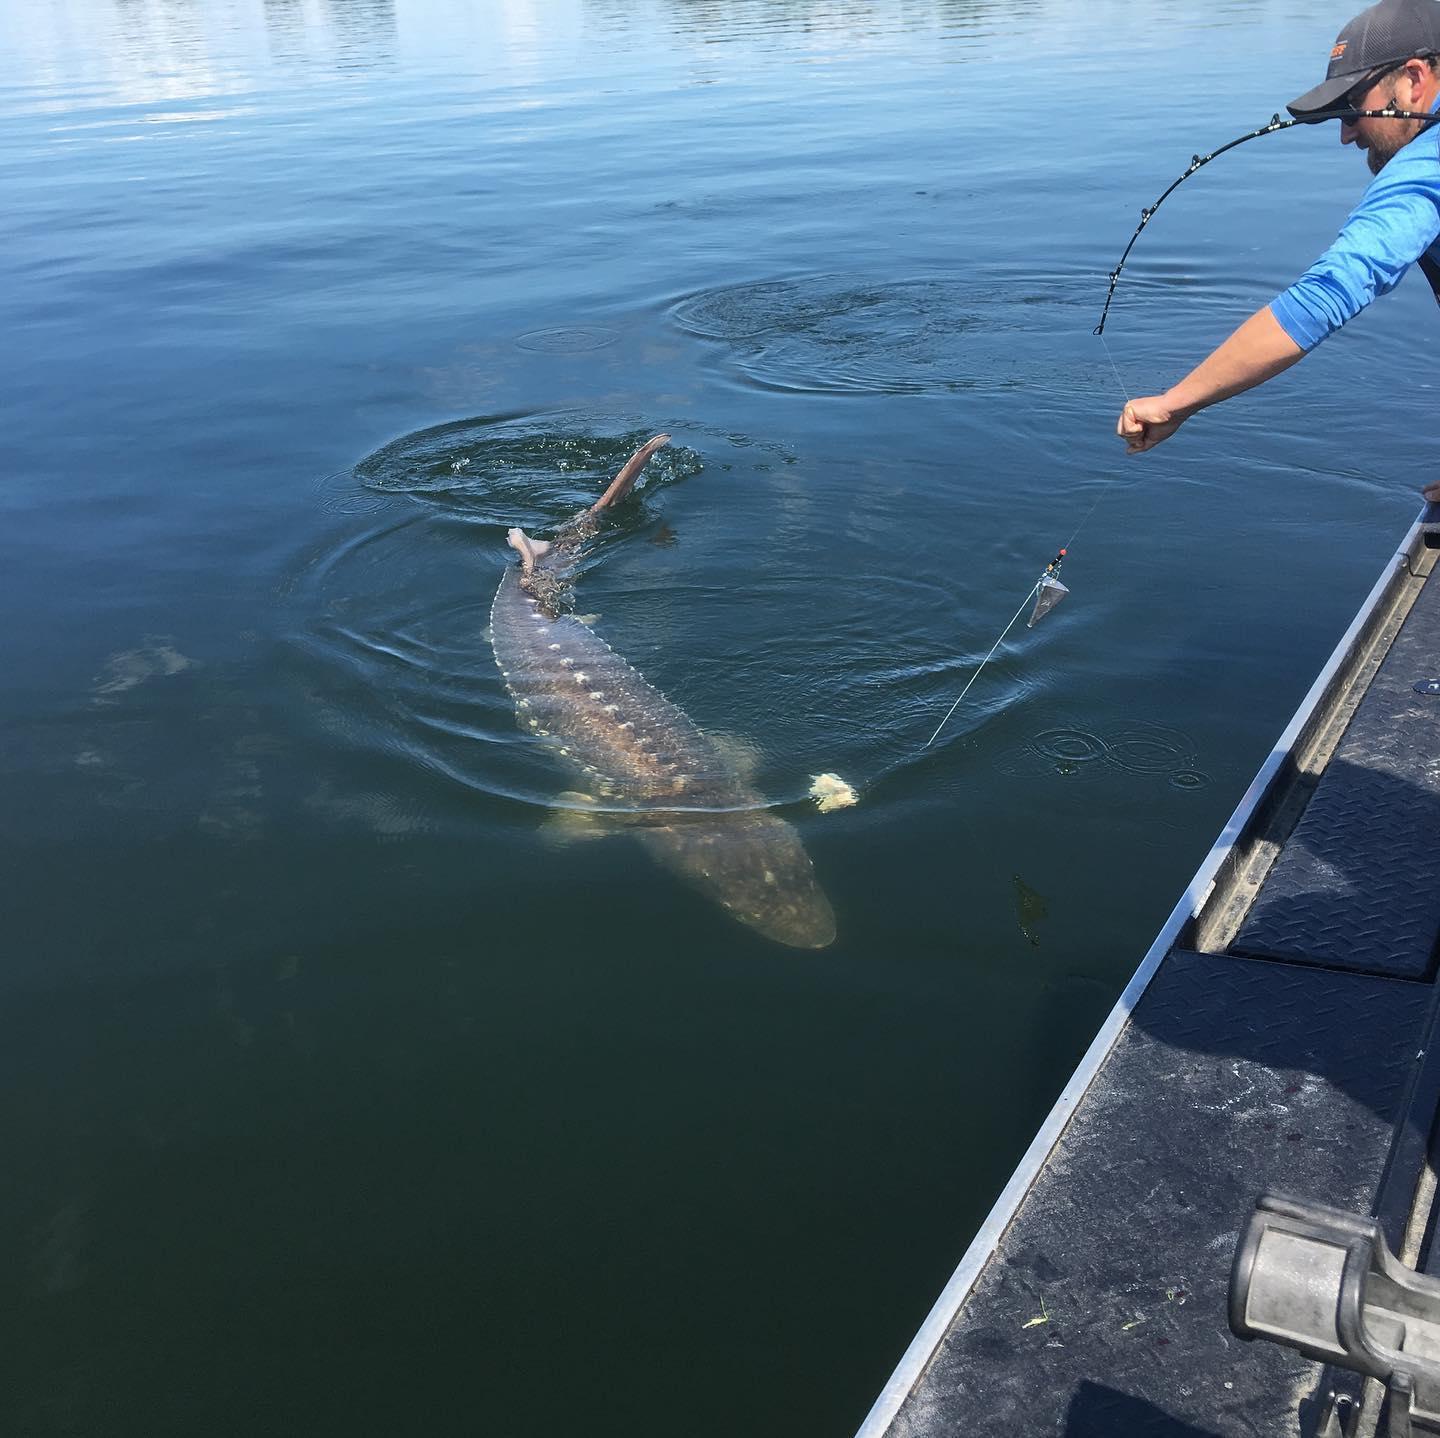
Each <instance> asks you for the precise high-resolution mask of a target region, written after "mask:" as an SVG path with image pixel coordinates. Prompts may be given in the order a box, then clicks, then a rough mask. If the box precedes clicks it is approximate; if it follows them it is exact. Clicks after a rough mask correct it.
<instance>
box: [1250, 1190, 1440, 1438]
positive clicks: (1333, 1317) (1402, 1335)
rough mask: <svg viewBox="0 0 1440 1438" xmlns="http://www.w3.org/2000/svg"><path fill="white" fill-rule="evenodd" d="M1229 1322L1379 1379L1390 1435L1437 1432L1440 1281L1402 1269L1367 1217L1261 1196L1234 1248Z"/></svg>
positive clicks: (1276, 1196) (1255, 1335)
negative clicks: (1385, 1391)
mask: <svg viewBox="0 0 1440 1438" xmlns="http://www.w3.org/2000/svg"><path fill="white" fill-rule="evenodd" d="M1230 1328H1231V1331H1232V1332H1233V1333H1234V1334H1235V1335H1236V1336H1237V1337H1239V1338H1247V1339H1249V1338H1268V1339H1269V1340H1270V1341H1271V1342H1272V1343H1280V1344H1283V1345H1284V1346H1285V1347H1287V1348H1294V1349H1297V1350H1298V1351H1299V1352H1301V1353H1303V1354H1305V1356H1306V1357H1307V1358H1316V1359H1319V1360H1320V1361H1321V1362H1324V1363H1331V1364H1334V1365H1335V1366H1336V1367H1339V1368H1348V1369H1351V1370H1353V1371H1354V1372H1356V1373H1363V1374H1365V1375H1367V1376H1368V1377H1371V1378H1377V1379H1379V1380H1380V1381H1381V1382H1382V1383H1384V1384H1386V1386H1387V1387H1388V1389H1389V1395H1390V1435H1391V1438H1409V1435H1410V1434H1411V1433H1436V1434H1440V1282H1437V1281H1436V1280H1435V1279H1433V1278H1426V1277H1425V1276H1424V1275H1423V1274H1419V1273H1416V1272H1415V1271H1414V1270H1413V1269H1410V1268H1407V1267H1405V1265H1404V1264H1403V1263H1401V1262H1400V1260H1399V1259H1397V1258H1396V1257H1395V1255H1394V1254H1393V1253H1391V1252H1390V1250H1389V1248H1388V1247H1387V1246H1386V1243H1385V1239H1384V1236H1383V1234H1382V1233H1381V1230H1380V1225H1379V1224H1378V1223H1377V1222H1376V1221H1375V1220H1374V1219H1370V1218H1356V1217H1355V1216H1354V1215H1353V1214H1349V1213H1345V1212H1343V1211H1342V1210H1340V1209H1337V1208H1326V1207H1324V1206H1323V1205H1321V1204H1312V1203H1301V1202H1298V1201H1297V1200H1295V1199H1289V1198H1282V1197H1281V1196H1280V1195H1279V1194H1273V1193H1266V1194H1262V1195H1261V1196H1260V1197H1259V1199H1257V1200H1256V1203H1255V1213H1254V1215H1253V1216H1252V1217H1251V1219H1250V1223H1249V1226H1248V1227H1247V1228H1246V1230H1245V1232H1244V1233H1243V1234H1242V1235H1241V1238H1240V1246H1239V1247H1238V1248H1237V1249H1236V1250H1235V1265H1234V1267H1233V1268H1232V1269H1231V1271H1230Z"/></svg>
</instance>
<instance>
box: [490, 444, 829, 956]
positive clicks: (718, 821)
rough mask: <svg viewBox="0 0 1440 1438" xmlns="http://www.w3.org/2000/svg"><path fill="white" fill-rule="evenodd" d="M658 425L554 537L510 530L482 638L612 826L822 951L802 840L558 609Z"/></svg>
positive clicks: (775, 934) (678, 715) (533, 721)
mask: <svg viewBox="0 0 1440 1438" xmlns="http://www.w3.org/2000/svg"><path fill="white" fill-rule="evenodd" d="M669 439H670V436H669V435H664V434H659V435H656V436H655V437H654V438H653V439H651V440H649V441H647V442H646V443H645V444H643V445H642V446H641V447H640V448H639V449H638V450H636V451H635V453H634V454H633V455H631V456H630V458H629V460H627V461H626V463H625V465H624V467H623V468H622V469H621V471H620V473H619V474H618V475H616V477H615V479H614V480H613V481H612V482H611V484H610V487H609V488H608V489H607V490H606V491H605V493H604V494H603V495H602V496H601V497H600V498H599V499H598V500H597V501H596V502H595V503H594V504H593V505H591V506H590V508H589V509H586V510H583V511H582V512H581V513H580V514H577V515H576V516H575V517H574V518H573V519H571V520H569V521H568V522H567V523H566V524H564V525H562V526H561V527H560V529H559V530H557V531H556V533H555V537H554V538H553V539H552V540H550V541H548V542H547V541H545V540H538V539H531V538H530V536H529V535H527V534H526V533H525V532H524V531H523V530H520V529H512V530H510V532H509V534H508V535H507V536H506V538H507V540H508V542H509V544H510V546H511V548H512V549H514V550H516V551H517V552H518V553H519V555H520V565H519V567H518V568H514V567H512V568H509V569H507V570H506V572H505V575H504V577H503V578H502V579H501V581H500V587H499V589H498V590H497V591H496V594H495V603H494V605H493V606H492V608H491V611H490V635H491V643H492V645H493V646H494V649H495V658H496V660H497V662H498V663H499V665H500V672H501V673H502V674H503V675H504V678H505V684H506V687H507V688H508V689H509V691H510V695H511V698H513V699H514V701H515V708H516V714H517V716H518V717H519V720H520V723H521V725H522V726H523V727H524V728H526V729H528V730H529V731H530V732H531V733H532V734H534V735H536V736H537V737H540V738H543V739H546V740H548V741H549V742H550V743H551V744H552V745H553V746H554V747H555V748H556V749H558V751H559V754H560V756H561V758H562V759H564V760H565V761H566V763H568V764H569V765H570V767H571V768H572V769H574V770H575V771H576V772H577V773H578V774H579V775H580V776H582V781H583V782H584V783H585V784H586V785H587V788H588V789H589V790H591V791H593V794H592V793H587V794H586V795H584V796H581V798H582V802H583V801H590V802H592V803H594V804H595V806H596V807H597V809H601V810H603V817H604V819H605V820H607V821H612V822H614V823H616V824H622V825H624V826H625V827H626V828H627V829H629V830H630V831H631V832H633V833H634V834H635V836H636V837H637V838H638V839H639V840H640V841H641V843H643V844H644V845H645V847H646V848H647V849H648V850H649V851H650V853H651V854H652V855H653V856H654V857H655V859H656V860H658V861H659V862H660V863H661V864H663V865H664V866H665V867H666V868H668V869H670V870H672V871H673V872H675V873H677V874H679V875H680V876H681V877H683V878H685V879H687V880H688V881H689V882H691V883H692V884H694V885H696V886H697V887H699V888H700V889H701V890H702V891H703V892H705V893H707V894H709V895H710V896H711V897H712V898H714V899H716V900H717V901H718V902H719V903H721V904H723V905H724V907H725V908H726V909H727V910H728V911H729V912H730V913H731V914H732V915H734V917H735V918H737V919H739V920H740V921H741V922H742V923H744V924H748V925H749V926H750V927H751V928H754V929H757V930H759V931H760V933H762V934H764V935H766V937H768V938H771V939H775V940H777V941H778V942H780V943H782V944H789V945H791V946H792V947H795V948H806V949H819V948H824V947H825V945H826V944H828V943H830V942H831V941H832V940H833V939H834V937H835V917H834V914H833V913H832V912H831V909H830V904H829V901H828V900H827V899H826V898H825V895H824V893H822V892H821V889H820V887H819V885H818V884H817V883H816V882H815V872H814V869H813V868H812V866H811V863H810V857H809V855H808V854H807V853H806V852H805V848H804V846H803V845H802V844H801V842H800V836H799V835H798V834H797V833H796V832H795V830H794V829H792V828H791V827H790V825H789V824H787V823H785V821H784V820H782V819H780V818H778V817H776V816H775V815H774V814H771V813H770V812H769V811H768V810H767V809H766V807H765V801H764V800H763V799H762V798H761V796H760V795H759V794H758V793H757V792H756V791H755V790H754V789H753V788H752V787H751V786H750V784H749V783H748V782H747V780H746V779H745V777H744V776H743V775H742V773H741V770H740V767H739V765H738V764H737V763H735V762H734V761H732V760H731V758H730V757H729V756H728V755H727V752H726V748H725V746H724V745H722V744H720V743H717V742H716V741H715V740H714V739H712V738H711V737H710V736H709V735H707V734H705V733H703V732H702V731H701V730H700V729H699V728H697V727H696V725H695V724H694V723H693V722H692V721H691V719H690V717H689V716H688V715H687V714H686V713H685V712H684V711H683V710H682V709H680V708H679V707H678V706H677V705H674V704H672V703H671V702H670V701H669V700H668V699H666V698H665V696H664V695H663V694H660V693H659V692H658V691H657V690H656V689H654V688H653V687H652V686H651V685H650V684H648V683H647V682H646V681H645V679H644V678H643V677H642V676H641V675H639V674H638V673H636V671H635V670H634V669H632V668H631V667H630V666H629V664H627V663H626V662H625V660H624V659H622V658H621V657H620V656H619V655H618V654H616V653H615V651H614V650H613V649H611V648H610V646H609V645H608V644H606V643H605V641H604V640H603V639H601V638H600V637H599V636H598V635H597V634H595V633H594V632H592V630H591V629H590V628H588V627H587V626H586V625H584V624H581V623H580V622H579V620H577V619H576V618H575V617H574V616H573V615H571V614H569V613H567V612H566V610H567V605H568V601H569V596H570V590H571V585H572V579H573V571H574V566H575V562H576V560H577V558H578V556H579V552H580V550H581V548H582V546H583V545H584V544H585V543H586V542H587V541H589V540H590V539H592V538H594V536H595V535H596V534H598V533H599V531H600V528H601V526H602V524H603V522H604V517H605V512H606V511H607V510H608V509H610V508H611V507H612V506H614V505H615V504H617V503H619V501H620V500H622V499H624V498H625V496H626V495H627V494H629V492H630V490H631V488H632V487H633V486H634V484H635V481H636V479H637V478H638V477H639V475H640V472H641V470H642V469H644V467H645V463H646V461H647V460H649V458H650V456H651V455H652V454H654V453H655V451H656V450H657V449H659V448H660V447H661V446H662V445H665V444H667V443H668V442H669Z"/></svg>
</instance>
